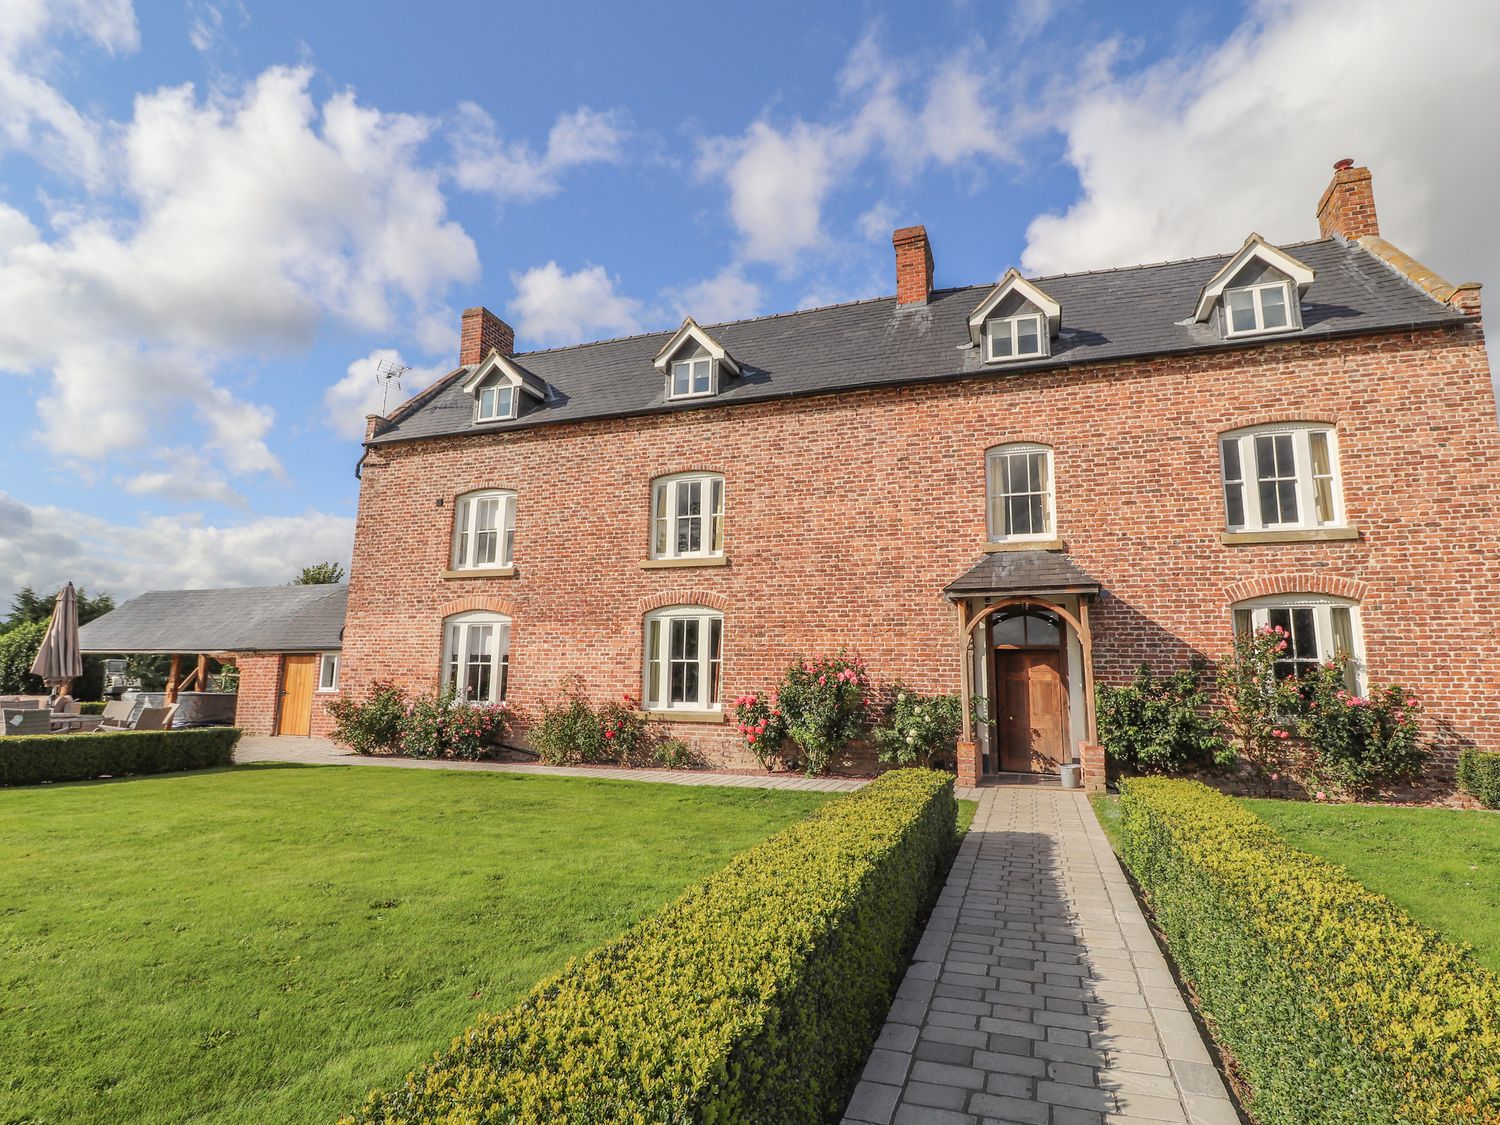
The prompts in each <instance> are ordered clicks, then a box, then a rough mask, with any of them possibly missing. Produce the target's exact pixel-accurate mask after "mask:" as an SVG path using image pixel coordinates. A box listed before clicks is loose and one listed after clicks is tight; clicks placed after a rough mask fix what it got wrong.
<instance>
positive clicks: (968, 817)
mask: <svg viewBox="0 0 1500 1125" xmlns="http://www.w3.org/2000/svg"><path fill="white" fill-rule="evenodd" d="M978 811H979V802H978V801H959V802H958V838H959V839H960V840H961V839H963V838H964V837H965V836H967V835H968V834H969V825H971V824H973V823H974V814H975V813H977V812H978Z"/></svg>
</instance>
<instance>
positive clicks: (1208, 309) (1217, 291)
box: [1193, 233, 1315, 339]
mask: <svg viewBox="0 0 1500 1125" xmlns="http://www.w3.org/2000/svg"><path fill="white" fill-rule="evenodd" d="M1253 262H1259V263H1261V264H1262V265H1263V266H1268V267H1269V268H1270V269H1272V270H1274V271H1275V272H1276V273H1278V274H1280V275H1281V276H1280V277H1278V278H1276V279H1274V280H1270V281H1259V282H1255V283H1253V284H1251V285H1243V286H1236V287H1234V288H1231V287H1230V282H1232V281H1233V280H1234V279H1235V278H1237V277H1239V276H1240V274H1241V273H1243V272H1244V270H1245V268H1246V267H1247V266H1249V265H1250V264H1251V263H1253ZM1314 276H1315V274H1314V273H1313V269H1312V267H1311V266H1309V265H1307V264H1306V263H1304V262H1299V261H1298V260H1297V259H1296V258H1294V257H1292V256H1291V255H1290V254H1288V253H1287V252H1286V251H1285V250H1283V249H1281V248H1280V247H1278V246H1272V245H1271V244H1270V243H1269V242H1267V241H1266V240H1265V239H1264V238H1262V237H1261V236H1260V235H1258V234H1255V233H1252V234H1251V235H1250V237H1249V238H1247V239H1245V242H1244V245H1242V246H1241V247H1240V248H1239V250H1237V251H1236V252H1235V254H1234V256H1233V257H1232V258H1230V259H1229V261H1228V262H1226V263H1225V264H1224V266H1223V268H1222V269H1220V270H1219V272H1218V273H1216V274H1214V275H1213V277H1211V278H1209V280H1208V284H1206V285H1205V286H1204V287H1203V289H1202V290H1201V291H1200V292H1199V294H1198V306H1197V308H1196V309H1194V311H1193V320H1194V321H1196V322H1197V323H1199V324H1205V323H1207V322H1208V321H1209V320H1210V319H1211V318H1212V317H1213V316H1214V313H1215V311H1216V310H1218V311H1219V314H1220V316H1221V318H1222V332H1223V335H1224V337H1225V338H1226V339H1228V338H1231V337H1244V336H1259V335H1262V334H1269V333H1272V332H1278V333H1279V332H1294V331H1296V330H1297V329H1299V328H1301V327H1302V312H1301V301H1302V297H1303V295H1304V294H1306V292H1307V290H1308V287H1309V286H1310V285H1312V283H1313V278H1314ZM1278 285H1279V286H1282V287H1283V295H1284V297H1285V299H1286V304H1285V315H1286V323H1285V324H1282V325H1279V326H1275V327H1271V328H1266V327H1257V328H1253V329H1252V328H1246V329H1242V330H1238V331H1236V330H1235V329H1234V327H1233V317H1232V314H1231V310H1230V306H1229V301H1230V295H1231V294H1233V293H1243V292H1245V291H1246V290H1249V291H1251V301H1252V302H1253V307H1254V310H1255V321H1256V324H1257V325H1262V326H1263V325H1264V324H1265V322H1266V317H1265V315H1264V308H1263V305H1264V296H1263V294H1259V293H1256V292H1254V291H1256V290H1261V289H1265V288H1270V287H1274V286H1278Z"/></svg>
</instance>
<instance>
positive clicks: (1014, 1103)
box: [969, 1094, 1052, 1125]
mask: <svg viewBox="0 0 1500 1125" xmlns="http://www.w3.org/2000/svg"><path fill="white" fill-rule="evenodd" d="M969 1108H970V1109H971V1110H973V1111H974V1112H975V1113H982V1114H984V1115H985V1116H986V1117H998V1118H1000V1119H1002V1120H1004V1121H1019V1122H1023V1123H1025V1125H1047V1119H1048V1118H1049V1117H1051V1115H1052V1113H1051V1110H1049V1109H1048V1108H1047V1107H1046V1106H1045V1105H1042V1104H1040V1103H1038V1102H1034V1101H1032V1100H1030V1099H1029V1098H1009V1097H1006V1096H1004V1095H1003V1094H975V1095H974V1096H973V1097H972V1098H970V1099H969Z"/></svg>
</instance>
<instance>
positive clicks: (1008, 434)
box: [984, 430, 1055, 453]
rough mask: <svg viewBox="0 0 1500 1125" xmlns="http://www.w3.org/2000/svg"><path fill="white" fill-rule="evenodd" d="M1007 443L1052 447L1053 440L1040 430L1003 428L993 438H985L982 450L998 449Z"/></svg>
mask: <svg viewBox="0 0 1500 1125" xmlns="http://www.w3.org/2000/svg"><path fill="white" fill-rule="evenodd" d="M1007 445H1041V446H1045V447H1046V448H1048V449H1052V448H1053V447H1054V445H1055V442H1054V441H1053V439H1052V438H1050V437H1048V436H1047V435H1046V434H1044V433H1042V432H1041V431H1040V430H1019V431H1016V430H1003V431H1001V432H1000V433H999V434H998V435H997V436H995V437H994V438H993V439H986V440H985V443H984V451H985V452H986V453H988V452H989V451H990V450H992V449H1000V448H1002V447H1003V446H1007Z"/></svg>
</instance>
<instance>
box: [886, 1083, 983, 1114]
mask: <svg viewBox="0 0 1500 1125" xmlns="http://www.w3.org/2000/svg"><path fill="white" fill-rule="evenodd" d="M969 1094H970V1091H969V1090H967V1089H965V1088H964V1087H961V1086H938V1085H935V1084H933V1083H931V1082H908V1083H907V1084H906V1089H905V1090H903V1091H902V1092H901V1101H902V1102H903V1103H904V1104H906V1105H925V1106H931V1107H932V1108H934V1109H963V1107H964V1103H965V1102H966V1101H968V1100H969Z"/></svg>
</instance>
